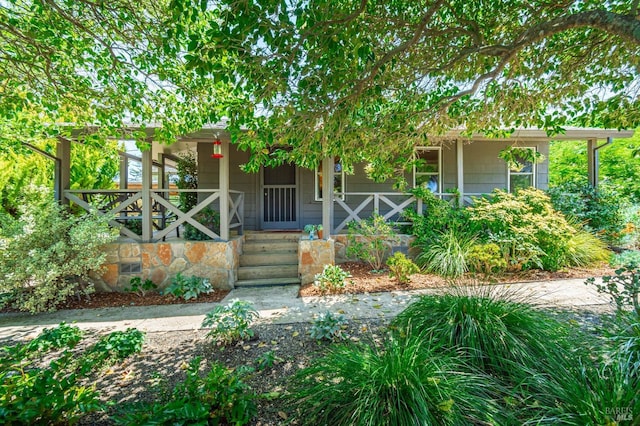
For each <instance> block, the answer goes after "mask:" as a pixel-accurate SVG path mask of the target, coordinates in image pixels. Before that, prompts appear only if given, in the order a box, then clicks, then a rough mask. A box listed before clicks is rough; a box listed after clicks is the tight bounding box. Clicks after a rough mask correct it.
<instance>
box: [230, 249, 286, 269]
mask: <svg viewBox="0 0 640 426" xmlns="http://www.w3.org/2000/svg"><path fill="white" fill-rule="evenodd" d="M297 264H298V253H296V251H294V250H275V251H253V252H245V253H243V254H242V255H241V256H240V266H261V265H297Z"/></svg>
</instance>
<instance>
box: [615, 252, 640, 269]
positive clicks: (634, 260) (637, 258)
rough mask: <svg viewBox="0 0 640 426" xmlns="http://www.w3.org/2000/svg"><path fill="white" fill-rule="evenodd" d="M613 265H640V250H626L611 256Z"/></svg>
mask: <svg viewBox="0 0 640 426" xmlns="http://www.w3.org/2000/svg"><path fill="white" fill-rule="evenodd" d="M609 263H610V264H611V266H624V265H629V264H635V265H640V250H625V251H623V252H621V253H616V254H614V255H613V256H611V258H610V260H609Z"/></svg>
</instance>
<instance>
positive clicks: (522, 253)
mask: <svg viewBox="0 0 640 426" xmlns="http://www.w3.org/2000/svg"><path fill="white" fill-rule="evenodd" d="M469 210H470V214H471V218H470V220H471V221H472V222H473V223H474V224H475V226H477V227H479V229H481V230H482V235H481V237H480V238H481V239H482V240H483V241H484V242H490V243H495V244H497V245H498V246H500V249H501V250H502V252H503V255H504V257H505V260H506V261H507V267H508V268H509V269H511V270H520V269H531V268H542V269H546V270H557V269H560V268H562V267H565V266H572V265H575V264H576V262H581V263H582V262H585V261H591V259H590V258H589V255H588V251H589V248H594V249H596V255H595V258H597V259H599V258H601V257H602V256H601V253H602V247H601V246H599V245H597V242H595V240H594V239H592V238H590V237H589V236H588V235H587V234H580V235H578V237H577V239H576V241H574V242H573V243H572V242H571V240H572V239H573V238H574V237H575V236H576V234H578V231H579V229H578V228H577V227H576V226H574V225H572V224H571V223H569V222H568V221H567V220H566V219H565V217H564V216H563V215H562V214H561V213H559V212H557V211H555V210H554V209H553V206H552V205H551V202H550V199H549V197H548V196H547V195H546V194H544V193H543V192H542V191H540V190H537V189H535V188H526V189H521V190H520V191H518V192H517V193H516V194H511V193H507V192H505V191H501V190H495V191H494V192H493V193H492V198H491V199H477V200H476V201H475V204H474V205H473V206H472V207H470V209H469Z"/></svg>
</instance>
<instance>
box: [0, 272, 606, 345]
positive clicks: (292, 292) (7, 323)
mask: <svg viewBox="0 0 640 426" xmlns="http://www.w3.org/2000/svg"><path fill="white" fill-rule="evenodd" d="M584 281H585V280H584V279H571V280H559V281H544V282H531V283H521V284H506V285H496V286H490V287H483V288H482V289H483V290H481V291H494V292H497V293H499V294H504V295H506V296H507V297H509V298H514V299H516V300H526V301H528V302H530V303H532V304H535V305H539V306H546V307H554V306H555V307H561V308H565V309H592V310H597V311H602V310H605V309H611V306H610V304H609V300H608V298H607V297H606V296H605V295H600V294H598V293H597V292H596V291H595V289H594V288H593V286H587V285H585V284H584ZM447 290H448V291H470V290H468V289H466V288H463V289H458V290H456V289H453V290H451V289H426V290H416V291H396V292H389V293H371V294H356V295H340V296H324V297H305V298H299V297H297V294H298V286H283V287H269V288H241V289H235V290H233V291H231V293H229V295H228V296H227V297H226V298H225V299H224V300H223V301H222V302H221V303H222V304H226V303H228V302H229V301H230V300H232V299H240V300H246V301H249V302H251V303H253V305H254V307H255V308H256V309H257V310H258V311H259V312H260V320H259V321H260V322H268V323H278V324H286V323H293V322H311V321H313V319H314V317H315V316H316V315H318V314H319V313H322V312H325V311H327V310H329V311H331V312H334V313H342V314H344V315H345V316H346V317H348V318H374V317H392V316H395V315H396V314H398V313H399V312H400V311H402V310H403V309H404V308H405V307H406V306H407V305H408V304H409V303H410V302H411V300H412V299H414V298H415V297H418V296H420V295H422V294H437V293H441V292H443V291H447ZM216 305H218V304H216V303H198V304H186V305H163V306H130V307H122V308H103V309H84V310H72V311H59V312H52V313H45V314H38V315H29V314H13V313H12V314H0V340H4V339H8V338H25V337H33V336H35V335H36V334H37V333H39V332H40V330H42V329H43V328H45V327H53V326H55V325H57V324H59V323H60V322H62V321H65V322H67V323H74V324H75V325H77V326H79V327H80V328H83V329H101V330H104V331H114V330H124V329H126V328H128V327H135V328H138V329H140V330H143V331H147V332H156V331H180V330H193V329H197V328H200V324H201V322H202V319H203V318H204V316H205V314H206V313H208V312H209V311H211V310H212V309H213V308H214V307H215V306H216Z"/></svg>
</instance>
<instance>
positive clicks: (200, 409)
mask: <svg viewBox="0 0 640 426" xmlns="http://www.w3.org/2000/svg"><path fill="white" fill-rule="evenodd" d="M201 361H202V360H201V358H199V357H197V358H194V359H193V360H192V361H191V362H190V363H189V365H188V367H187V370H186V374H187V377H186V379H185V380H184V382H182V383H179V384H178V385H176V387H175V388H174V389H173V391H172V392H171V395H170V397H169V398H168V401H166V402H155V403H151V404H149V403H146V404H143V405H142V406H141V407H139V408H138V409H136V410H130V409H129V410H124V413H123V414H122V415H121V416H119V417H117V418H116V419H115V421H116V424H121V425H127V426H130V425H150V424H171V425H187V424H193V425H196V424H197V425H209V424H210V425H218V424H225V425H227V424H228V425H236V426H241V425H245V424H247V423H248V422H249V420H251V418H252V417H253V416H254V415H255V413H256V406H255V403H254V402H253V400H254V398H255V396H254V395H253V393H252V392H250V389H249V386H247V385H246V384H245V383H244V382H243V381H242V377H241V373H240V372H238V371H237V370H236V371H231V370H229V369H227V368H226V367H225V366H223V365H221V364H218V363H214V364H212V365H211V370H210V371H209V373H208V374H207V375H206V376H205V377H200V374H199V370H200V364H201Z"/></svg>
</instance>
